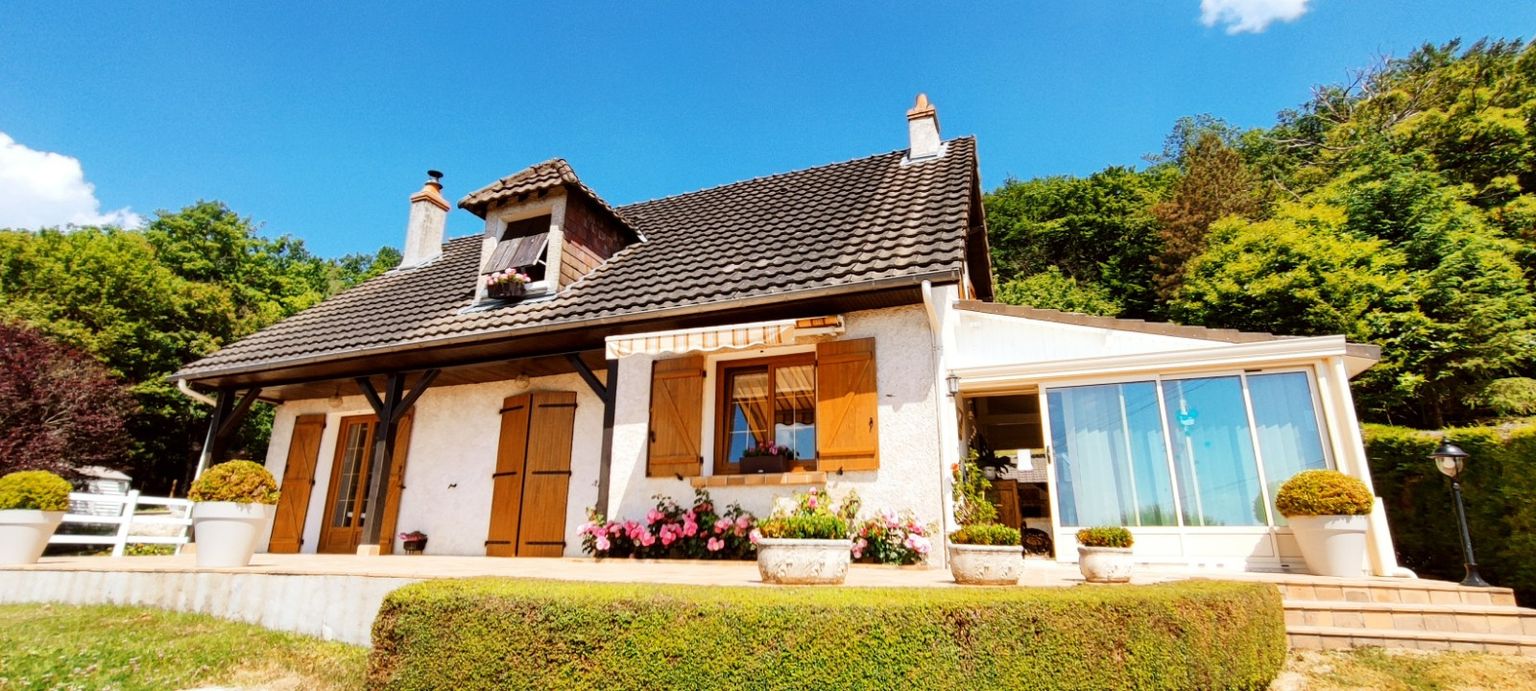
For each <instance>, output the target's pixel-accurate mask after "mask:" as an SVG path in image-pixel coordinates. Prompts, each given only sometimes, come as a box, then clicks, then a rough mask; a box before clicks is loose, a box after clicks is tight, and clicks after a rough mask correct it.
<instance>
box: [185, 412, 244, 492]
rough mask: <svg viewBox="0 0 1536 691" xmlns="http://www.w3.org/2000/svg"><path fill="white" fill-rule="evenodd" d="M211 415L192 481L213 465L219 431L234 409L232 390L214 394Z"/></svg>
mask: <svg viewBox="0 0 1536 691" xmlns="http://www.w3.org/2000/svg"><path fill="white" fill-rule="evenodd" d="M214 399H215V402H214V405H213V414H212V415H210V416H209V417H208V435H207V436H206V437H204V438H203V451H202V453H200V454H198V457H197V469H196V470H194V471H193V472H192V479H194V480H196V479H197V478H198V476H200V475H202V474H203V471H204V470H207V469H208V466H210V465H213V461H214V455H215V453H216V451H215V447H217V446H218V445H219V444H218V442H219V430H220V429H221V428H223V427H224V422H225V420H227V419H228V418H229V413H230V411H232V410H233V409H234V407H235V392H234V390H233V389H219V391H218V393H216V394H214Z"/></svg>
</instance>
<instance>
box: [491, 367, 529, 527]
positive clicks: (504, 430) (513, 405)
mask: <svg viewBox="0 0 1536 691" xmlns="http://www.w3.org/2000/svg"><path fill="white" fill-rule="evenodd" d="M529 406H530V396H528V394H523V395H521V396H508V397H507V398H506V400H503V401H502V402H501V439H500V441H498V442H497V445H496V469H495V470H494V471H493V472H492V473H491V526H490V530H489V531H487V533H486V539H485V555H486V556H488V557H511V556H516V555H517V520H518V517H519V514H520V513H521V512H522V508H523V470H524V467H525V466H526V465H527V460H528V416H529Z"/></svg>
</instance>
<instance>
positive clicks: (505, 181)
mask: <svg viewBox="0 0 1536 691" xmlns="http://www.w3.org/2000/svg"><path fill="white" fill-rule="evenodd" d="M562 187H563V188H566V190H567V191H571V192H574V193H576V194H580V195H582V196H584V197H586V198H587V199H589V200H591V201H592V202H593V203H595V204H597V206H598V207H599V208H601V209H603V210H604V211H606V212H607V213H608V214H609V215H611V216H613V218H614V220H616V221H618V223H619V225H620V226H621V227H623V228H624V229H625V230H626V231H628V232H630V233H632V234H634V235H636V236H637V237H638V236H639V233H638V232H637V231H636V229H635V226H634V225H633V224H631V223H630V222H629V221H627V220H625V218H624V216H623V214H620V213H619V212H618V210H616V209H614V208H613V207H612V206H610V205H609V204H608V202H606V201H603V198H602V197H600V196H598V194H597V193H596V192H594V191H592V188H590V187H587V185H586V183H583V182H582V181H581V178H579V177H577V176H576V171H575V170H574V169H573V168H571V164H570V163H567V162H566V160H565V159H563V158H551V159H549V160H548V161H543V162H541V163H535V164H533V165H531V166H528V167H527V168H524V169H522V170H519V171H517V172H516V173H513V174H511V175H508V176H506V177H504V178H502V179H500V180H497V181H496V182H493V183H491V184H489V185H486V186H485V187H481V188H480V189H478V190H475V191H473V192H470V193H469V194H466V195H464V198H463V199H460V200H459V208H460V209H463V210H465V211H468V212H470V213H472V214H474V215H476V216H479V217H480V218H485V215H486V214H487V213H489V212H490V211H491V209H493V208H495V207H497V206H501V205H503V204H508V203H515V202H517V201H519V200H523V199H527V198H529V197H532V196H537V195H539V194H540V193H548V192H549V191H551V190H555V189H559V188H562Z"/></svg>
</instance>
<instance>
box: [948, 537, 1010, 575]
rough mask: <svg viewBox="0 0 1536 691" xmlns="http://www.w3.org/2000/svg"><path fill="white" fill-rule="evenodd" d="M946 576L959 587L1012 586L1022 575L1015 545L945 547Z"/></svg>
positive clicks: (952, 545) (951, 545)
mask: <svg viewBox="0 0 1536 691" xmlns="http://www.w3.org/2000/svg"><path fill="white" fill-rule="evenodd" d="M949 572H950V574H952V575H954V577H955V582H956V583H960V584H962V585H1015V584H1017V583H1018V582H1019V576H1021V575H1023V573H1024V550H1023V548H1021V547H1019V546H1018V545H1007V546H993V545H956V544H953V543H951V544H950V545H949Z"/></svg>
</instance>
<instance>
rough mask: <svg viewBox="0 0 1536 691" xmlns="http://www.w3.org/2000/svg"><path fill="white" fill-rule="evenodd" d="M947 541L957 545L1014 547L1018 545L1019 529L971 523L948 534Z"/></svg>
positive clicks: (997, 524)
mask: <svg viewBox="0 0 1536 691" xmlns="http://www.w3.org/2000/svg"><path fill="white" fill-rule="evenodd" d="M949 541H950V542H952V543H954V544H957V545H990V546H994V547H1014V546H1017V545H1018V544H1019V529H1018V528H1011V527H1008V526H1006V525H1003V524H1001V523H973V524H971V525H966V526H961V527H960V529H959V530H956V531H955V532H953V533H950V534H949Z"/></svg>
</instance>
